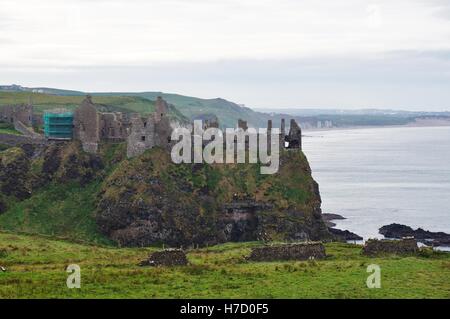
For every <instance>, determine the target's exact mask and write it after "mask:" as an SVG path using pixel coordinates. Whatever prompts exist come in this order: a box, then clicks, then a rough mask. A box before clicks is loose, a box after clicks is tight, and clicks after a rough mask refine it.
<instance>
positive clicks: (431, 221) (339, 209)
mask: <svg viewBox="0 0 450 319" xmlns="http://www.w3.org/2000/svg"><path fill="white" fill-rule="evenodd" d="M304 134H305V136H304V139H303V150H304V152H305V154H306V156H307V157H308V160H309V163H310V166H311V169H312V174H313V177H314V179H315V180H316V181H317V182H318V183H319V187H320V194H321V197H322V211H323V212H324V213H337V214H340V215H342V216H344V217H345V218H346V219H344V220H336V221H333V222H335V223H336V228H339V229H343V230H349V231H352V232H354V233H356V234H358V235H360V236H362V237H363V238H364V239H365V240H367V239H368V238H383V236H382V235H380V234H379V233H378V230H379V228H380V227H381V226H384V225H388V224H391V223H400V224H405V225H408V226H411V227H413V228H418V227H421V228H424V229H425V230H430V231H443V232H446V233H450V127H394V128H392V127H383V128H365V129H345V130H344V129H343V130H329V131H306V132H304Z"/></svg>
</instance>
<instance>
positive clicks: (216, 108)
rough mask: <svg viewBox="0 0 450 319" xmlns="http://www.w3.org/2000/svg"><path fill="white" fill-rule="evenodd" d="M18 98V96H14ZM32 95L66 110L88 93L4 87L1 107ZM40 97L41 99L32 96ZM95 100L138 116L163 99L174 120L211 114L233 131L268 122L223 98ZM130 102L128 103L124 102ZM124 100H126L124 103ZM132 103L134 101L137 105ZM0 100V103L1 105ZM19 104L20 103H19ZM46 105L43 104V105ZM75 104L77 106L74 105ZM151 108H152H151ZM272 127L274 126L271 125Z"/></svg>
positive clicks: (133, 95)
mask: <svg viewBox="0 0 450 319" xmlns="http://www.w3.org/2000/svg"><path fill="white" fill-rule="evenodd" d="M33 90H39V91H40V92H43V93H44V94H41V93H32V91H33ZM2 94H3V95H4V94H7V95H10V97H8V98H3V99H2ZM16 94H18V95H19V96H20V98H19V97H18V96H16ZM30 94H32V98H33V103H35V104H36V103H37V105H40V104H41V102H42V101H40V99H41V98H43V96H52V100H58V101H62V102H67V104H68V108H72V107H74V105H73V104H74V101H79V100H80V99H82V98H83V96H84V95H86V94H87V93H85V92H81V91H72V90H61V89H54V88H23V87H13V86H7V87H4V88H3V89H2V87H0V105H2V104H7V103H5V102H3V101H5V100H6V101H9V103H13V102H11V101H17V102H16V103H25V102H28V100H29V99H28V97H29V96H30ZM36 94H40V96H35V95H36ZM89 94H91V95H92V96H94V97H95V98H94V101H95V102H96V103H102V104H108V105H112V106H115V107H118V108H121V107H123V108H124V109H132V110H133V111H136V112H140V108H141V106H140V105H141V103H143V104H144V108H145V107H146V106H145V102H143V100H144V101H145V100H146V101H155V100H156V98H157V97H158V96H161V97H163V98H164V99H165V100H166V101H167V102H169V103H170V104H172V105H174V106H175V108H176V110H175V109H173V110H171V111H172V112H173V113H174V115H175V116H176V117H177V118H182V117H183V116H185V117H186V118H187V119H189V120H191V119H193V118H195V117H197V116H199V115H205V114H214V115H216V116H217V117H218V118H219V121H220V124H221V125H222V126H223V127H235V126H236V124H237V121H238V119H244V120H247V121H248V122H249V124H251V125H253V126H255V127H266V125H267V120H268V119H269V118H271V116H270V115H269V114H266V113H262V112H255V111H253V110H252V109H250V108H247V107H242V106H240V105H238V104H236V103H233V102H230V101H227V100H225V99H222V98H215V99H202V98H197V97H192V96H185V95H180V94H171V93H164V92H92V93H89ZM126 98H129V99H131V100H126ZM45 99H46V98H44V100H45ZM124 99H125V100H124ZM133 99H137V102H132V101H134V100H133ZM2 100H3V101H2ZM19 101H21V102H19ZM47 102H48V101H45V102H44V104H46V103H47ZM75 104H76V103H75ZM152 107H153V106H152ZM177 110H178V111H179V113H177ZM274 124H275V123H274Z"/></svg>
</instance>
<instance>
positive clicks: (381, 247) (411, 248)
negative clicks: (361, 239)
mask: <svg viewBox="0 0 450 319" xmlns="http://www.w3.org/2000/svg"><path fill="white" fill-rule="evenodd" d="M418 250H419V248H418V247H417V241H416V240H415V239H414V238H406V239H402V240H378V239H369V240H368V241H366V244H365V245H364V247H363V251H362V253H363V255H366V256H377V255H383V254H396V255H408V254H414V253H416V252H418Z"/></svg>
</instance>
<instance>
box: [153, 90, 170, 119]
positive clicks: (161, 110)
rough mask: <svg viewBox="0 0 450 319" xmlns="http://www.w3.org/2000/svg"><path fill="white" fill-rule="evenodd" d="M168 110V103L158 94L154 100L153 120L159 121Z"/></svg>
mask: <svg viewBox="0 0 450 319" xmlns="http://www.w3.org/2000/svg"><path fill="white" fill-rule="evenodd" d="M168 111H169V105H168V104H167V102H166V101H164V100H163V98H162V97H160V96H158V98H157V99H156V102H155V120H156V121H160V120H161V119H162V118H163V117H165V116H166V115H167V112H168Z"/></svg>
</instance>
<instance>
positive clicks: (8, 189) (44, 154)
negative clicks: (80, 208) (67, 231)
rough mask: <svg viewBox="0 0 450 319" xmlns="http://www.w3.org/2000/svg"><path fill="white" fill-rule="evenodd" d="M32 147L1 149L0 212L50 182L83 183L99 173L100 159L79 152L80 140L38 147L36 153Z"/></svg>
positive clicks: (26, 145)
mask: <svg viewBox="0 0 450 319" xmlns="http://www.w3.org/2000/svg"><path fill="white" fill-rule="evenodd" d="M35 147H36V146H33V145H29V144H24V145H22V147H12V148H9V149H7V150H5V151H3V152H0V190H1V195H0V213H1V212H5V211H6V210H7V209H8V207H9V206H11V205H10V204H11V203H14V202H20V201H22V200H24V199H27V198H30V197H31V196H32V195H33V194H34V193H36V192H39V190H40V189H42V188H43V187H45V186H46V185H48V184H49V183H51V182H54V183H61V184H64V183H78V184H81V185H83V184H87V183H89V182H90V181H92V180H93V179H94V178H95V177H96V176H97V175H98V174H101V170H102V168H103V164H102V160H101V158H100V157H98V156H94V155H91V154H86V153H84V152H82V151H81V146H80V145H79V143H76V142H72V143H58V144H50V145H47V146H45V147H42V146H39V148H40V149H39V151H38V152H37V150H36V149H35Z"/></svg>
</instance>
